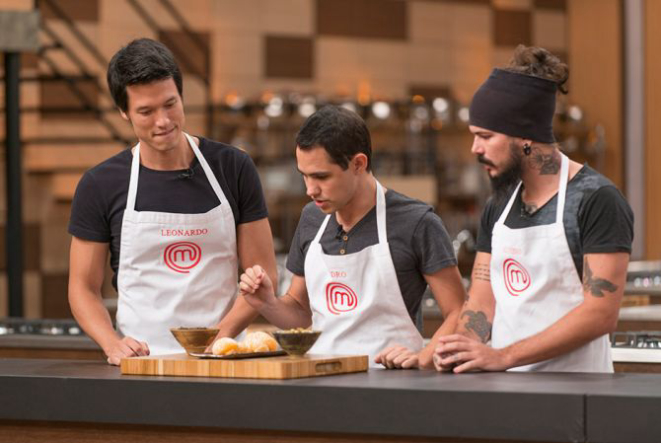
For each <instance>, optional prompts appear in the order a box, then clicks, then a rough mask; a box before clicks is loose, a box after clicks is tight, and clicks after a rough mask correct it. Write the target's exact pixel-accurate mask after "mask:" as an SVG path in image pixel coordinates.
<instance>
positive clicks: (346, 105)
mask: <svg viewBox="0 0 661 443" xmlns="http://www.w3.org/2000/svg"><path fill="white" fill-rule="evenodd" d="M340 107H342V108H344V109H348V110H349V111H351V112H358V108H356V104H355V103H353V102H344V103H342V104H341V105H340Z"/></svg>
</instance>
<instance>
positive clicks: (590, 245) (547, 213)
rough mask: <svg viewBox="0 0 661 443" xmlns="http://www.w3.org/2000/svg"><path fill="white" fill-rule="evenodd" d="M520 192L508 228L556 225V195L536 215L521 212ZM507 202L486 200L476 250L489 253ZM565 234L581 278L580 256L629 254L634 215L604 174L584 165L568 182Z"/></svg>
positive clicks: (511, 211) (564, 218)
mask: <svg viewBox="0 0 661 443" xmlns="http://www.w3.org/2000/svg"><path fill="white" fill-rule="evenodd" d="M522 191H523V186H521V188H520V189H519V192H518V193H517V196H516V199H515V201H514V203H513V204H512V209H511V210H510V213H509V214H508V215H507V218H506V219H505V226H507V227H508V228H510V229H521V228H529V227H531V226H541V225H548V224H551V223H553V222H555V212H556V209H557V207H558V196H557V194H556V195H555V196H553V198H551V200H549V201H548V202H547V203H546V204H544V206H542V207H541V208H539V209H538V210H537V211H536V212H535V213H533V214H532V215H529V214H527V213H525V212H524V211H522V205H523V203H522V200H521V192H522ZM507 200H508V199H505V201H503V202H500V204H495V203H494V201H493V200H489V201H488V202H487V204H486V207H485V208H484V212H483V213H482V220H481V222H480V230H479V233H478V237H477V250H478V251H481V252H488V253H491V233H492V231H493V227H494V225H495V224H496V222H497V221H498V219H499V218H500V216H501V214H502V213H503V211H504V210H505V206H507V202H508V201H507ZM563 222H564V225H565V235H566V236H567V243H568V244H569V250H570V251H571V255H572V258H573V259H574V265H575V266H576V271H577V272H578V275H579V278H582V275H583V254H590V253H610V252H628V253H631V243H632V241H633V212H632V211H631V207H630V206H629V204H628V203H627V201H626V200H625V198H624V196H623V195H622V193H621V192H620V191H619V190H618V189H617V188H616V187H615V185H614V184H613V183H612V182H611V181H610V180H608V179H607V178H606V177H604V176H603V175H601V174H599V173H598V172H597V171H595V170H594V169H592V168H590V167H589V166H587V165H585V166H583V167H582V168H581V169H580V170H579V171H578V173H576V175H575V176H574V177H572V179H571V180H570V181H569V182H568V183H567V194H566V196H565V210H564V214H563Z"/></svg>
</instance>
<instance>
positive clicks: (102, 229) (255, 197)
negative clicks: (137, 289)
mask: <svg viewBox="0 0 661 443" xmlns="http://www.w3.org/2000/svg"><path fill="white" fill-rule="evenodd" d="M199 140H200V146H199V148H200V152H201V153H202V155H203V156H204V158H205V160H206V161H207V163H208V164H209V166H210V168H211V170H212V172H213V174H214V175H215V177H216V178H217V180H218V183H219V184H220V187H221V189H222V190H223V193H224V194H225V196H226V197H227V200H228V201H229V204H230V206H231V207H232V213H233V214H234V220H235V223H236V224H237V225H238V224H242V223H249V222H252V221H256V220H260V219H263V218H266V217H267V216H268V213H267V210H266V203H265V200H264V194H263V192H262V186H261V183H260V180H259V176H258V174H257V169H256V168H255V165H254V164H253V162H252V160H251V159H250V157H249V156H248V154H246V153H245V152H243V151H241V150H239V149H237V148H235V147H233V146H230V145H226V144H223V143H218V142H214V141H212V140H208V139H205V138H201V137H200V138H199ZM132 159H133V155H132V153H131V150H129V149H126V150H124V151H122V152H120V153H119V154H117V155H115V156H113V157H111V158H109V159H108V160H106V161H104V162H103V163H101V164H99V165H97V166H95V167H94V168H92V169H90V170H88V171H87V172H85V174H84V175H83V177H82V179H81V180H80V183H78V187H77V188H76V193H75V195H74V199H73V204H72V207H71V219H70V221H69V233H70V234H71V235H73V236H74V237H77V238H80V239H83V240H89V241H95V242H103V243H109V244H110V265H111V268H112V270H113V272H114V276H113V285H114V287H115V288H117V272H118V268H119V252H120V250H119V249H120V236H121V230H122V219H123V216H124V209H125V208H126V200H127V197H128V188H129V179H130V176H131V161H132ZM219 204H220V201H219V200H218V197H217V196H216V194H215V193H214V191H213V188H212V187H211V184H210V183H209V180H208V179H207V177H206V175H205V174H204V170H203V169H202V165H200V163H199V162H198V160H197V157H196V158H195V159H194V160H193V163H192V164H191V167H190V169H187V170H180V171H157V170H152V169H148V168H146V167H144V166H142V165H141V166H140V172H139V180H138V192H137V196H136V203H135V205H136V210H137V211H156V212H168V213H177V214H201V213H204V212H207V211H209V210H211V209H213V208H214V207H216V206H218V205H219Z"/></svg>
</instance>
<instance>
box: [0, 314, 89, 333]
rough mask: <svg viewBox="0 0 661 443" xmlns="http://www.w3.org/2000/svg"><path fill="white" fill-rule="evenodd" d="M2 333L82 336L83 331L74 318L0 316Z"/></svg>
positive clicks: (0, 331)
mask: <svg viewBox="0 0 661 443" xmlns="http://www.w3.org/2000/svg"><path fill="white" fill-rule="evenodd" d="M3 335H51V336H83V335H85V333H84V332H83V330H82V329H81V328H80V326H78V324H77V323H76V322H75V321H74V320H67V319H57V320H49V319H34V320H28V319H24V318H0V336H3Z"/></svg>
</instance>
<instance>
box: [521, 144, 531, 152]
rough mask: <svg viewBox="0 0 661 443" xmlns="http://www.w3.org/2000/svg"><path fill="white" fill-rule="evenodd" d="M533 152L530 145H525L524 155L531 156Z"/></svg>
mask: <svg viewBox="0 0 661 443" xmlns="http://www.w3.org/2000/svg"><path fill="white" fill-rule="evenodd" d="M531 152H532V147H531V146H530V144H529V143H524V145H523V153H524V154H525V155H530V153H531Z"/></svg>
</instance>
